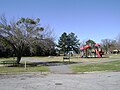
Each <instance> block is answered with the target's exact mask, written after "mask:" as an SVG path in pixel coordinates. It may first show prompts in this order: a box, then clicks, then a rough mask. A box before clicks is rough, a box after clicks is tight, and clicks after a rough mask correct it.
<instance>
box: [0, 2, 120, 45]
mask: <svg viewBox="0 0 120 90" xmlns="http://www.w3.org/2000/svg"><path fill="white" fill-rule="evenodd" d="M2 14H5V16H6V17H7V19H8V20H10V19H12V18H13V17H14V18H21V17H30V18H40V20H41V22H40V23H41V25H42V26H46V25H50V27H51V28H53V29H54V34H55V36H56V37H57V39H59V37H60V36H61V34H62V33H63V32H66V33H70V32H73V33H75V34H76V35H77V36H78V39H80V41H85V40H88V39H92V40H94V41H96V42H98V43H100V41H101V40H102V39H106V38H108V39H115V38H116V37H117V35H118V33H120V0H0V15H2Z"/></svg>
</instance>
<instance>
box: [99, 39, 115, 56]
mask: <svg viewBox="0 0 120 90" xmlns="http://www.w3.org/2000/svg"><path fill="white" fill-rule="evenodd" d="M112 42H113V40H111V39H103V40H101V45H102V48H103V50H104V51H105V52H106V54H108V53H110V48H111V47H113V44H112Z"/></svg>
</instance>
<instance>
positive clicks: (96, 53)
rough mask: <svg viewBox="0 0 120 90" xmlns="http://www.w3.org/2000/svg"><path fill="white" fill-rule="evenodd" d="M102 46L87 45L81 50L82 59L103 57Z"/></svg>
mask: <svg viewBox="0 0 120 90" xmlns="http://www.w3.org/2000/svg"><path fill="white" fill-rule="evenodd" d="M100 46H101V45H100V44H94V45H93V46H90V45H85V46H82V47H81V48H80V50H81V51H82V56H81V57H82V58H84V57H98V58H100V57H102V55H103V54H104V52H103V51H102V49H101V47H100Z"/></svg>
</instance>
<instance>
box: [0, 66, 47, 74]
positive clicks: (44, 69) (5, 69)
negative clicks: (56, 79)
mask: <svg viewBox="0 0 120 90" xmlns="http://www.w3.org/2000/svg"><path fill="white" fill-rule="evenodd" d="M47 71H49V70H48V67H47V66H35V67H27V68H26V69H25V68H24V67H0V73H20V72H47Z"/></svg>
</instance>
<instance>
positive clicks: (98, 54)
mask: <svg viewBox="0 0 120 90" xmlns="http://www.w3.org/2000/svg"><path fill="white" fill-rule="evenodd" d="M95 52H96V54H97V56H98V57H99V58H100V57H101V56H100V53H99V52H98V50H97V49H95Z"/></svg>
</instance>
